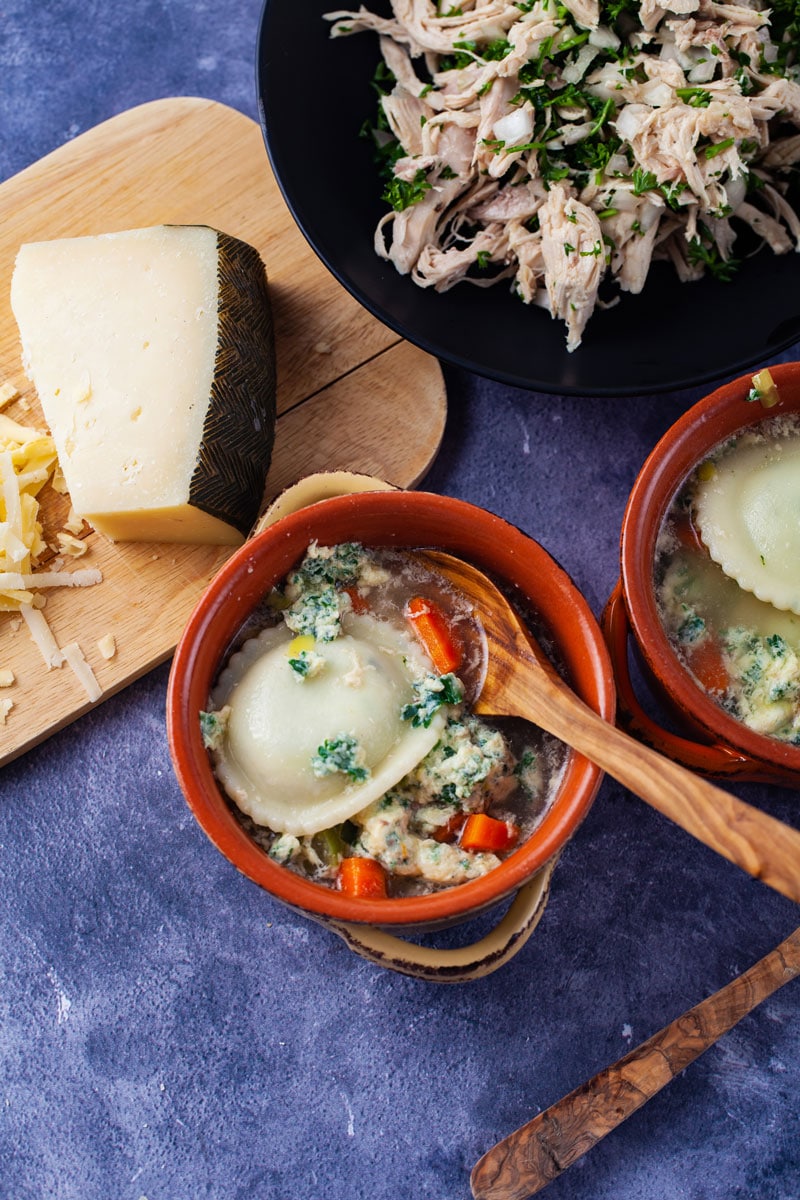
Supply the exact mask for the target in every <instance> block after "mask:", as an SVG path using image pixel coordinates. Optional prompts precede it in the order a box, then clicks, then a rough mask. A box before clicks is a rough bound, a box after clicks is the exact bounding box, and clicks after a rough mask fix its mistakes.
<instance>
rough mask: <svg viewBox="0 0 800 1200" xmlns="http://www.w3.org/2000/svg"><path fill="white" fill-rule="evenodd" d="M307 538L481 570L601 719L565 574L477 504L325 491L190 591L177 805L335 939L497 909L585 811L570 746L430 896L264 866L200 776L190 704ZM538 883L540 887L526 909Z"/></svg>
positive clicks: (583, 773)
mask: <svg viewBox="0 0 800 1200" xmlns="http://www.w3.org/2000/svg"><path fill="white" fill-rule="evenodd" d="M313 539H317V540H318V541H319V542H320V543H321V544H323V545H325V544H328V545H330V544H335V543H337V542H342V541H359V542H362V543H363V544H364V545H367V546H392V547H398V546H399V547H423V546H428V547H431V546H435V547H439V548H440V549H444V550H447V551H450V552H452V553H454V554H457V555H460V556H462V557H464V558H467V559H469V560H470V561H472V562H473V563H475V564H476V565H477V566H479V567H482V568H484V569H486V570H489V571H490V572H491V573H492V574H493V575H494V576H495V577H496V578H498V579H499V580H501V581H504V582H505V583H506V584H509V585H511V586H512V588H517V589H519V594H520V596H521V598H522V600H523V601H524V603H525V604H527V605H530V607H531V608H532V609H533V611H534V612H535V613H536V614H537V615H538V617H539V619H540V620H541V622H542V625H543V627H544V628H545V629H546V630H547V631H548V633H549V635H550V636H551V637H552V640H553V642H554V644H555V645H556V646H557V648H558V654H559V655H560V657H561V659H562V662H563V665H564V668H565V670H566V672H567V674H568V676H569V678H570V680H571V681H572V684H573V686H574V687H575V689H576V691H577V692H578V693H579V694H580V695H581V696H582V697H583V699H584V700H585V701H586V702H587V703H588V704H589V705H590V706H591V707H592V708H593V709H595V710H596V711H597V712H599V713H600V714H601V715H602V716H603V717H605V718H606V719H608V720H613V716H614V707H615V696H614V687H613V677H612V672H611V666H610V662H609V659H608V653H607V650H606V647H605V644H604V642H603V637H602V633H601V631H600V628H599V625H598V623H597V622H596V621H595V618H594V617H593V615H592V613H591V611H590V609H589V607H588V605H587V604H586V602H585V600H584V599H583V597H582V596H581V595H580V593H579V592H578V590H577V589H576V588H575V586H574V584H573V583H572V582H571V580H570V579H569V577H568V576H567V575H566V574H565V573H564V571H563V570H562V569H561V568H560V567H559V566H558V565H557V564H556V563H555V562H554V561H553V560H552V559H551V558H550V557H549V555H548V554H547V553H546V552H545V551H544V550H543V549H542V548H541V547H540V546H539V545H538V544H537V543H536V542H534V541H533V540H531V539H530V538H529V537H527V536H526V535H525V534H523V533H522V532H520V531H519V530H518V529H516V528H514V527H513V526H511V525H509V524H507V523H506V522H504V521H502V520H501V519H499V518H498V517H496V516H493V515H492V514H491V513H488V512H486V511H485V510H482V509H479V508H476V507H474V506H473V505H470V504H466V503H464V502H462V501H458V500H454V499H450V498H447V497H443V496H437V495H432V494H428V493H424V492H402V491H384V492H368V493H362V494H359V495H347V496H340V497H335V498H332V499H326V500H323V501H320V502H318V503H316V504H312V505H311V506H309V507H306V508H303V509H301V510H300V511H298V512H294V513H291V514H289V515H288V516H285V517H282V518H281V519H280V520H278V521H277V522H276V523H275V524H272V525H270V526H269V527H268V528H266V529H264V530H263V531H262V532H260V533H257V534H256V535H255V536H254V537H253V538H252V539H251V540H250V541H249V542H247V543H246V544H245V545H244V546H242V547H241V548H240V549H239V550H238V551H236V552H235V553H234V554H233V556H232V557H231V558H230V559H229V560H228V561H227V562H226V563H225V565H224V566H223V567H222V568H221V570H220V571H219V573H218V574H217V575H216V577H215V578H214V579H213V580H212V582H211V583H210V585H209V586H208V588H207V589H206V591H205V592H204V594H203V596H202V597H201V599H200V601H199V603H198V604H197V606H196V608H195V610H194V612H193V613H192V615H191V617H190V619H189V621H188V624H187V626H186V629H185V631H184V633H183V636H182V638H181V641H180V644H179V645H178V648H177V651H176V653H175V658H174V661H173V666H172V670H171V675H170V681H169V690H168V700H167V722H168V735H169V743H170V750H171V754H172V759H173V764H174V767H175V771H176V774H177V777H178V780H179V782H180V785H181V788H182V790H183V792H184V795H185V797H186V800H187V801H188V803H189V806H190V807H191V809H192V811H193V813H194V815H195V817H196V818H197V820H198V821H199V823H200V825H201V826H202V828H203V829H204V830H205V832H206V834H207V835H208V836H209V838H210V839H211V841H212V842H213V843H214V844H215V845H216V846H217V847H218V849H219V850H221V852H222V853H223V854H224V855H225V856H226V857H227V858H228V859H229V860H230V861H231V862H232V863H233V864H234V865H235V866H236V867H237V868H238V869H239V870H240V871H242V872H243V873H244V874H245V875H246V876H248V877H249V878H250V879H251V880H253V881H254V882H255V883H257V884H259V885H260V886H261V887H263V888H265V889H266V890H267V891H268V892H269V893H270V894H271V895H272V896H274V897H276V898H277V899H279V900H281V901H283V902H284V903H286V904H288V905H290V906H291V907H292V908H293V909H295V910H297V911H299V912H301V913H303V914H305V915H306V916H309V917H312V918H314V919H316V920H319V921H322V922H323V923H328V924H331V925H332V927H333V928H334V929H335V930H336V932H338V933H340V934H342V933H343V928H342V926H341V924H340V923H345V924H346V925H347V928H348V929H349V930H350V931H351V932H352V929H353V928H354V927H353V926H351V923H359V928H362V927H363V926H365V925H366V926H377V927H379V928H382V929H384V930H386V929H395V930H397V929H402V930H403V931H404V932H405V931H408V930H412V931H413V930H418V929H432V928H436V927H441V926H444V925H447V924H453V923H455V922H458V921H462V920H465V919H467V918H469V917H471V916H474V915H475V914H477V913H479V912H481V911H483V910H484V909H487V908H489V907H490V906H493V905H495V904H497V903H498V902H499V901H501V900H503V899H504V898H507V897H509V896H511V895H513V894H514V893H516V892H517V891H518V889H522V888H523V887H524V886H526V885H528V884H530V882H531V881H532V880H534V879H536V878H537V876H541V877H542V880H546V881H548V882H549V872H550V870H551V869H552V866H553V865H554V863H555V860H556V858H557V856H558V854H559V851H560V850H561V849H562V847H563V846H564V844H565V842H566V841H567V840H568V838H569V837H570V836H571V835H572V834H573V833H574V831H575V829H576V827H577V825H578V824H579V823H580V821H581V820H582V818H583V817H584V816H585V814H586V812H587V810H588V809H589V806H590V805H591V803H592V800H593V798H594V796H595V793H596V791H597V788H598V786H599V784H600V781H601V778H602V772H601V771H600V770H599V769H598V768H597V767H595V766H594V765H592V764H590V763H589V762H587V761H586V760H585V759H584V758H582V757H580V756H579V755H577V754H572V755H570V757H569V759H568V762H567V766H566V769H565V773H564V777H563V781H562V782H561V784H560V786H559V789H558V792H557V794H556V796H555V798H554V800H553V802H552V804H551V807H550V808H549V810H548V811H547V813H546V815H545V817H544V819H543V820H542V821H541V823H540V824H539V826H538V827H537V828H536V830H535V831H534V833H533V834H532V836H531V837H530V838H529V839H528V840H527V841H526V842H525V843H524V844H522V845H520V846H519V847H518V848H517V849H516V850H515V851H514V852H513V853H512V854H511V855H510V856H509V857H508V858H507V859H506V860H505V861H504V862H503V863H502V864H501V865H500V866H499V867H497V868H495V869H494V870H492V871H491V872H489V873H488V874H487V875H485V876H483V877H482V878H480V879H476V880H473V881H470V882H468V883H465V884H462V885H459V886H456V887H451V888H448V889H446V890H443V891H438V892H434V893H432V894H429V895H423V896H408V897H397V898H389V899H353V898H349V897H347V896H346V895H344V894H342V893H341V892H339V891H336V890H334V889H331V888H330V887H326V886H324V885H322V884H318V883H315V882H313V881H311V880H309V879H307V878H302V877H301V876H300V875H298V874H296V873H294V872H292V871H291V870H289V869H287V868H286V867H283V866H280V865H279V864H277V863H276V862H274V861H272V860H271V859H270V858H269V857H268V856H267V854H266V853H265V852H264V851H263V850H262V849H260V848H259V846H257V845H256V843H255V842H254V841H253V840H252V839H251V838H250V837H249V836H248V834H247V833H246V832H245V831H244V829H243V828H242V826H241V824H240V823H239V821H238V820H237V818H236V816H235V815H234V813H233V811H232V810H231V806H230V803H229V802H228V800H227V799H226V798H225V796H224V795H223V793H222V791H221V789H220V786H219V785H218V783H217V780H216V778H215V776H214V773H213V771H212V768H211V764H210V761H209V757H208V754H207V752H206V750H205V749H204V746H203V742H202V738H201V734H200V722H199V713H200V711H201V710H202V709H203V708H205V707H206V706H207V703H208V697H209V692H210V690H211V686H212V683H213V682H214V680H215V677H216V675H217V673H218V671H219V670H220V667H221V665H222V663H223V661H224V659H225V657H226V651H227V648H228V647H229V645H230V643H231V641H232V639H233V638H234V636H235V635H236V634H237V632H238V631H239V630H240V629H241V627H242V625H243V623H244V622H245V620H246V618H247V617H248V615H249V614H251V613H252V611H253V610H254V609H255V608H256V607H257V605H258V604H259V601H261V600H262V599H263V597H264V595H265V594H266V593H267V592H268V590H269V589H270V588H271V587H272V586H273V585H274V584H276V583H278V582H279V581H280V580H281V579H282V578H283V577H284V576H285V575H286V573H287V571H288V570H289V569H290V568H291V567H292V566H293V565H294V564H295V563H296V562H297V561H298V560H299V559H300V558H301V557H302V555H303V553H304V552H305V550H306V547H307V546H308V544H309V543H310V542H311V541H312V540H313ZM543 872H544V873H545V874H544V875H543V874H542V873H543ZM545 891H546V888H545V886H544V882H540V888H539V907H540V906H541V901H542V900H543V896H544V892H545ZM357 932H358V931H356V935H354V937H356V940H359V939H358V938H357ZM348 940H351V942H352V939H350V938H349V939H348ZM354 948H356V949H360V946H354ZM368 957H369V955H368ZM372 957H376V956H375V955H373V956H372ZM388 965H394V964H388ZM397 969H403V968H402V967H401V968H397ZM489 969H492V968H489ZM408 973H412V974H416V973H418V972H416V971H409V972H408Z"/></svg>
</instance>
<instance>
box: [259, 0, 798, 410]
mask: <svg viewBox="0 0 800 1200" xmlns="http://www.w3.org/2000/svg"><path fill="white" fill-rule="evenodd" d="M336 7H337V6H336V5H335V4H332V3H331V2H330V0H302V2H301V0H266V2H265V5H264V9H263V12H262V17H261V25H260V30H259V41H258V60H257V86H258V96H259V111H260V116H261V122H262V128H263V131H264V138H265V142H266V146H267V152H268V154H269V158H270V162H271V164H272V169H273V171H274V173H275V176H276V178H277V180H278V183H279V185H280V188H281V190H282V192H283V195H284V198H285V200H286V202H287V204H288V206H289V208H290V210H291V212H292V214H293V216H294V219H295V220H296V222H297V224H298V225H299V227H300V229H301V230H302V231H303V233H304V234H305V237H306V238H307V240H308V242H309V243H310V245H311V246H312V248H313V249H314V251H315V252H316V253H317V255H318V256H319V257H320V259H321V260H322V262H323V263H325V265H326V266H327V267H328V269H329V270H330V271H331V272H332V273H333V274H334V275H335V276H336V278H337V279H338V280H339V282H340V283H342V284H343V285H344V287H345V288H347V290H348V291H349V292H351V293H352V295H353V296H355V298H356V299H357V300H358V301H360V303H361V304H363V305H364V306H365V308H367V309H369V311H370V312H372V313H373V314H374V315H375V316H376V317H377V318H378V319H379V320H381V321H383V322H384V324H386V325H388V326H389V327H390V328H391V329H394V330H395V331H396V332H397V333H399V334H400V335H401V336H402V337H404V338H407V339H408V340H409V341H410V342H413V343H414V344H416V345H417V346H420V347H421V348H422V349H423V350H426V351H428V352H429V353H431V354H433V355H436V356H437V357H438V358H440V359H443V360H446V361H449V362H451V363H454V364H456V365H457V366H460V367H465V368H467V369H469V370H471V371H475V372H477V373H479V374H482V375H486V376H488V377H489V378H492V379H496V380H499V381H501V382H504V383H509V384H513V385H515V386H517V387H522V388H530V389H533V390H536V391H542V392H556V393H561V394H568V395H587V396H622V395H638V394H646V393H651V392H660V391H667V390H672V389H679V388H682V387H692V386H695V385H698V384H703V383H707V382H709V381H711V380H716V379H719V378H720V377H722V376H726V375H733V374H743V373H744V372H745V371H746V370H747V369H748V367H751V366H753V365H754V364H756V363H760V362H763V361H764V360H766V359H768V358H770V357H772V356H776V355H778V354H779V353H780V352H782V351H783V350H786V349H788V348H789V347H790V346H792V345H793V344H794V343H795V342H796V341H797V340H798V339H800V256H798V255H797V254H787V255H782V256H776V255H774V254H772V252H771V251H769V250H768V249H762V250H759V251H758V252H756V253H754V254H753V255H752V256H751V257H748V258H747V259H746V261H745V262H744V264H743V266H742V267H741V269H740V270H739V271H738V272H737V274H736V276H735V278H734V280H733V281H732V282H730V283H722V282H719V281H717V280H714V279H711V278H706V279H702V280H700V281H698V282H696V283H680V282H679V281H678V278H677V276H676V275H675V273H674V271H673V270H672V268H671V267H670V266H669V265H668V264H667V263H656V264H654V266H653V267H652V269H651V271H650V274H649V276H648V280H647V283H646V285H645V288H644V291H643V292H642V293H641V294H640V295H638V296H632V295H629V294H626V293H622V295H621V296H620V299H619V303H618V304H616V305H615V306H614V307H613V308H609V309H606V310H604V311H597V312H595V313H594V315H593V316H592V318H591V320H590V321H589V324H588V326H587V327H586V330H585V332H584V337H583V342H582V344H581V346H580V347H579V348H578V349H577V350H575V351H573V353H571V354H570V353H568V352H567V350H566V348H565V336H564V326H563V324H562V322H561V321H557V320H553V319H551V317H550V315H549V313H547V312H546V311H545V310H543V309H539V308H534V307H529V306H527V305H525V304H523V303H522V302H521V301H520V300H518V299H517V298H516V297H515V296H513V295H512V294H511V292H510V291H509V290H508V287H507V283H506V282H501V283H498V284H497V285H496V286H494V287H491V288H486V289H483V288H477V287H473V286H471V285H469V284H459V285H457V286H456V287H455V288H453V289H452V290H451V291H449V292H445V293H442V294H438V293H436V292H434V291H433V290H432V289H423V288H420V287H418V286H417V285H416V284H414V283H412V281H411V280H410V279H409V278H408V277H407V276H403V275H400V274H398V272H397V271H396V270H395V268H394V267H393V266H392V264H391V263H387V262H385V261H384V260H383V259H381V258H379V257H378V255H376V253H375V251H374V250H373V235H374V231H375V227H376V225H377V223H378V221H379V219H380V217H381V216H382V215H383V213H384V212H385V211H386V206H385V205H384V204H383V202H382V201H381V199H380V194H381V191H382V184H381V181H380V180H379V178H378V175H377V172H376V168H375V165H374V163H373V160H372V153H371V149H370V146H369V144H368V142H367V141H366V140H365V139H363V138H361V137H359V131H360V130H361V127H362V125H363V124H364V122H365V121H367V120H374V117H375V113H376V99H377V98H376V93H375V91H374V90H373V88H372V86H371V81H372V78H373V74H374V71H375V67H376V65H377V63H378V62H379V60H380V53H379V50H378V41H377V38H376V37H375V36H374V35H373V34H371V33H359V34H355V35H353V36H352V37H344V38H337V39H336V40H335V41H332V40H331V39H330V23H329V22H328V21H325V20H323V14H324V13H326V12H330V11H333V10H334V9H335V8H336ZM349 7H351V8H357V7H358V5H357V4H354V5H350V6H349ZM366 7H368V8H370V9H372V10H373V11H375V12H381V13H384V14H386V15H390V8H389V5H388V3H387V2H386V0H366ZM737 251H738V247H737Z"/></svg>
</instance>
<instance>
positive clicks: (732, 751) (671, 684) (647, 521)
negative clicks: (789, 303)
mask: <svg viewBox="0 0 800 1200" xmlns="http://www.w3.org/2000/svg"><path fill="white" fill-rule="evenodd" d="M769 370H770V372H771V375H772V378H773V380H774V382H775V384H776V387H777V391H778V395H779V397H780V399H779V401H778V403H777V404H776V405H775V406H774V407H770V408H764V407H763V406H762V405H761V404H760V403H759V402H758V401H757V400H755V401H754V400H751V399H749V396H750V391H751V388H752V386H753V377H752V375H744V376H741V377H740V378H738V379H735V380H732V381H731V382H729V383H726V384H724V385H723V386H722V387H719V388H717V389H716V390H715V391H713V392H711V393H710V395H708V396H706V397H704V398H703V399H702V400H700V401H699V402H698V403H697V404H695V405H694V406H693V407H692V408H690V409H689V410H688V411H687V412H686V413H684V414H683V416H682V417H680V418H679V420H678V421H676V422H675V424H674V425H673V426H672V427H671V428H670V429H668V430H667V432H666V433H665V434H664V436H663V437H662V438H661V440H660V441H659V442H658V444H657V445H656V446H655V448H654V449H653V450H652V452H651V453H650V455H649V456H648V458H647V460H646V461H645V463H644V465H643V467H642V469H641V471H640V473H639V475H638V477H637V479H636V482H635V484H634V487H633V490H632V492H631V494H630V497H629V499H628V504H627V507H626V510H625V515H624V518H623V523H622V534H621V540H620V566H621V573H620V579H619V582H618V583H617V585H616V587H615V589H614V591H613V593H612V595H611V597H610V598H609V601H608V604H607V605H606V608H605V611H604V613H603V618H602V624H603V630H604V633H605V636H606V640H607V643H608V646H609V649H610V652H611V658H612V662H613V665H614V672H615V677H616V682H617V692H618V700H619V709H620V711H619V720H620V723H621V724H622V725H624V726H625V727H626V728H627V729H628V731H629V732H631V733H633V734H635V735H636V736H638V737H640V738H641V739H642V740H643V741H646V742H648V743H649V744H650V745H652V746H654V747H655V748H656V749H657V750H660V751H661V752H662V753H664V754H666V755H668V756H669V757H671V758H673V759H676V760H677V761H679V762H682V763H683V764H684V765H685V766H687V767H690V768H692V769H693V770H696V771H698V772H700V773H702V774H705V775H709V776H715V777H720V778H724V777H729V778H737V779H740V780H743V781H754V782H778V783H784V784H787V783H788V784H790V785H792V786H794V787H797V786H798V785H800V746H796V745H792V744H790V743H787V742H782V741H779V740H778V739H776V738H772V737H769V736H767V735H766V734H762V733H758V732H755V731H754V730H752V729H750V728H748V727H747V726H746V725H744V724H743V723H742V722H741V721H739V720H737V719H736V718H735V717H734V716H733V715H731V714H730V713H729V712H727V711H726V710H725V709H724V708H723V707H722V706H721V705H720V704H718V703H717V702H716V701H715V700H714V699H713V697H712V696H710V695H709V694H708V693H707V692H706V691H704V689H703V688H702V686H701V685H700V684H699V683H698V682H697V681H696V680H695V678H694V677H693V675H692V674H691V673H690V672H689V671H688V670H687V668H686V667H685V665H684V664H683V663H682V662H681V660H680V658H679V657H678V655H677V653H676V651H675V650H674V648H673V646H672V645H671V643H670V641H669V639H668V637H667V634H666V632H665V630H664V627H663V625H662V623H661V620H660V619H659V614H658V607H657V603H656V595H655V588H654V579H653V568H654V564H655V555H656V540H657V538H658V534H659V530H660V528H661V525H662V522H663V521H664V518H665V516H666V513H667V511H668V509H669V507H670V504H671V502H672V500H673V497H674V496H675V495H676V493H677V492H678V491H679V489H680V487H681V485H682V484H683V483H684V481H685V480H686V479H687V477H688V476H689V475H690V474H691V472H692V471H693V470H694V469H695V468H696V467H697V466H698V465H699V464H700V463H702V462H703V461H704V459H705V458H706V457H707V456H708V455H709V453H710V452H711V451H712V450H713V449H714V448H715V447H716V446H718V445H720V444H721V443H723V442H725V441H726V440H727V439H729V438H731V437H733V436H735V435H736V434H737V433H740V432H742V431H743V430H745V429H749V428H751V427H752V426H754V425H757V424H759V423H760V422H762V421H764V420H769V419H771V418H773V417H776V416H779V415H781V414H793V413H800V363H783V364H778V365H776V366H773V367H770V368H769ZM631 636H632V638H633V643H634V648H635V650H636V652H637V657H638V659H639V660H640V662H641V664H642V665H643V668H644V678H645V680H646V681H647V682H648V683H650V684H651V685H652V686H653V692H654V694H655V695H656V696H657V697H658V698H659V699H660V700H662V701H663V702H664V706H665V712H666V713H668V714H669V715H670V717H671V718H673V720H671V721H669V722H665V721H664V720H663V719H662V718H661V717H655V716H653V715H651V711H650V710H648V709H646V708H645V707H644V706H643V704H642V703H640V701H639V699H638V697H637V694H636V690H635V688H634V685H633V683H632V679H631V672H630V668H629V661H628V643H629V639H630V637H631ZM665 724H669V725H670V726H671V728H666V727H665Z"/></svg>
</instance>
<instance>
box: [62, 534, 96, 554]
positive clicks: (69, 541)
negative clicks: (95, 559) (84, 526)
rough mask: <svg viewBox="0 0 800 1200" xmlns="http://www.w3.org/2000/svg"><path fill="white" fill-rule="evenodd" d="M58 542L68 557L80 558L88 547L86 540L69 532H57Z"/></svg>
mask: <svg viewBox="0 0 800 1200" xmlns="http://www.w3.org/2000/svg"><path fill="white" fill-rule="evenodd" d="M58 544H59V546H60V548H61V549H62V550H63V551H64V553H65V554H68V555H69V556H70V558H80V556H81V555H82V554H85V553H86V551H87V550H88V549H89V545H88V543H87V542H84V541H82V540H81V539H80V538H77V537H75V536H74V535H73V534H71V533H59V534H58Z"/></svg>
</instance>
